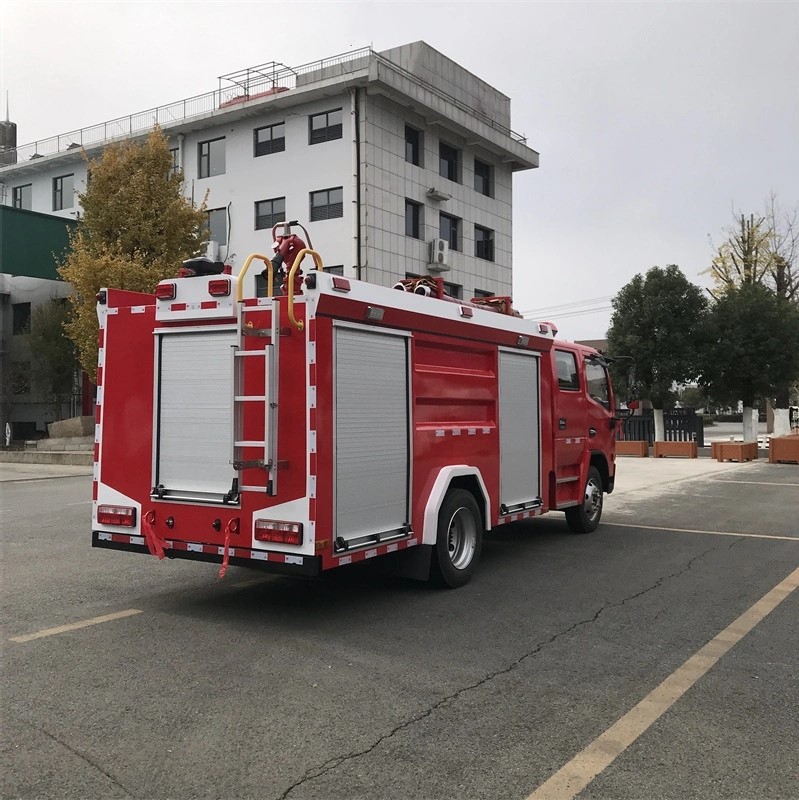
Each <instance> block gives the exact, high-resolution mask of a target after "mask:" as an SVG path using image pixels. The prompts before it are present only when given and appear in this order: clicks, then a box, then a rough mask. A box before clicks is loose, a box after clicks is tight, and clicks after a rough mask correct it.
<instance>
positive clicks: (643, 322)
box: [608, 264, 707, 441]
mask: <svg viewBox="0 0 799 800" xmlns="http://www.w3.org/2000/svg"><path fill="white" fill-rule="evenodd" d="M612 305H613V316H612V317H611V320H610V328H609V330H608V348H609V350H610V352H611V353H612V354H613V355H626V356H631V357H632V359H633V361H634V362H635V376H636V380H637V382H638V384H639V386H640V389H641V395H642V397H643V398H646V399H649V400H651V401H652V406H653V408H654V409H655V439H656V440H657V441H662V439H663V437H664V427H663V408H664V405H665V403H666V402H668V401H669V399H670V398H671V395H672V386H673V385H674V383H675V382H677V383H684V382H687V381H690V380H692V379H693V378H695V377H696V376H697V374H698V356H699V352H700V350H699V347H698V338H697V337H698V333H699V331H700V330H701V325H702V321H703V318H704V315H705V312H706V309H707V299H706V298H705V296H704V294H703V293H702V291H701V289H699V287H698V286H694V284H692V283H691V282H690V281H688V279H687V278H686V277H685V275H683V273H682V272H681V271H680V268H679V267H677V266H676V265H674V264H669V265H668V266H666V267H665V268H661V267H652V269H650V270H649V271H648V272H647V273H646V275H645V276H644V275H640V274H639V275H636V276H635V277H634V278H633V279H632V280H631V281H630V282H629V283H628V284H627V285H626V286H624V287H622V289H621V291H620V292H619V293H618V294H617V295H616V297H614V298H613V301H612Z"/></svg>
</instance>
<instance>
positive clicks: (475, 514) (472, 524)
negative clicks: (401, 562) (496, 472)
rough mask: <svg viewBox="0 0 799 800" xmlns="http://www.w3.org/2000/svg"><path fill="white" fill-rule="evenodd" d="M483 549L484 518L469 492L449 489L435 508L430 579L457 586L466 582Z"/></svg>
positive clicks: (451, 587)
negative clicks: (435, 531)
mask: <svg viewBox="0 0 799 800" xmlns="http://www.w3.org/2000/svg"><path fill="white" fill-rule="evenodd" d="M482 549H483V520H482V518H481V516H480V509H479V508H478V507H477V502H476V501H475V499H474V496H473V495H472V494H471V492H467V491H466V490H465V489H451V490H450V491H449V492H447V495H446V497H445V498H444V502H443V503H442V504H441V509H440V511H439V512H438V534H437V537H436V546H435V548H434V549H433V565H432V566H433V569H432V575H431V577H432V580H433V581H434V582H435V583H437V584H438V585H439V586H445V587H448V588H450V589H457V588H458V587H459V586H463V585H464V584H466V583H468V582H469V580H470V579H471V577H472V575H473V574H474V572H475V570H476V569H477V562H478V561H479V560H480V553H481V551H482Z"/></svg>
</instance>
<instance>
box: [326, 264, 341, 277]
mask: <svg viewBox="0 0 799 800" xmlns="http://www.w3.org/2000/svg"><path fill="white" fill-rule="evenodd" d="M325 272H327V273H328V274H330V275H343V274H344V265H343V264H334V265H333V266H332V267H325Z"/></svg>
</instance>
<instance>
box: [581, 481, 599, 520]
mask: <svg viewBox="0 0 799 800" xmlns="http://www.w3.org/2000/svg"><path fill="white" fill-rule="evenodd" d="M584 508H585V514H586V516H587V517H588V519H589V520H591V521H592V522H593V521H594V520H595V519H596V518H597V517H598V516H599V512H600V511H601V510H602V487H601V486H600V485H599V484H598V483H597V482H596V481H595V480H594V479H593V478H592V479H591V480H589V481H588V483H586V485H585V500H584Z"/></svg>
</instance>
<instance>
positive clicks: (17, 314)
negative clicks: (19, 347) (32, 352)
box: [11, 303, 31, 336]
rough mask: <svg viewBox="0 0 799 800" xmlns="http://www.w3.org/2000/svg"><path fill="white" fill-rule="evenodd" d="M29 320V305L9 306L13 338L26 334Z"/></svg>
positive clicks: (16, 304) (13, 304)
mask: <svg viewBox="0 0 799 800" xmlns="http://www.w3.org/2000/svg"><path fill="white" fill-rule="evenodd" d="M30 319H31V304H30V303H12V304H11V320H12V321H11V326H12V327H11V332H12V334H13V335H14V336H19V335H20V334H23V333H27V332H28V323H29V322H30Z"/></svg>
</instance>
